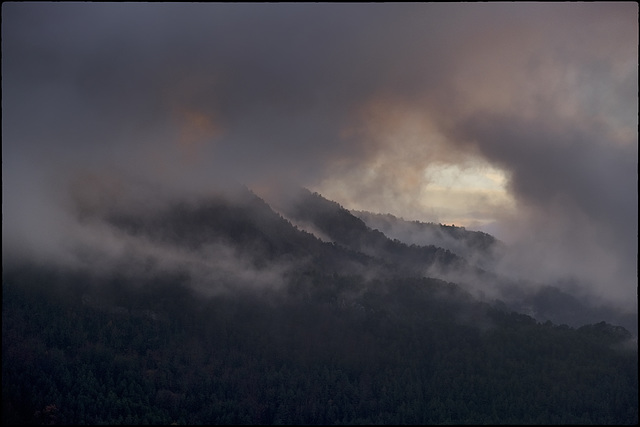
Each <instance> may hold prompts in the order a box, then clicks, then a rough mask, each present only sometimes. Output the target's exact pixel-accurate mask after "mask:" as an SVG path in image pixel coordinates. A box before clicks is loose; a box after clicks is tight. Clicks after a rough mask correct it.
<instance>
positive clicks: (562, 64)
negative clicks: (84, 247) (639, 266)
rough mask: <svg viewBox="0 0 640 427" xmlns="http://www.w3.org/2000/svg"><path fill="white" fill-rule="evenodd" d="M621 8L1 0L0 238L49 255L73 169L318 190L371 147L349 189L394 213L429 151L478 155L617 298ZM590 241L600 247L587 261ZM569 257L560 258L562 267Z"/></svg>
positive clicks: (632, 46) (627, 193) (623, 109)
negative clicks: (414, 128) (365, 175)
mask: <svg viewBox="0 0 640 427" xmlns="http://www.w3.org/2000/svg"><path fill="white" fill-rule="evenodd" d="M637 11H638V8H637V5H636V4H634V3H613V2H606V3H557V4H552V3H549V4H544V3H540V4H538V3H401V4H395V3H393V4H392V3H370V4H338V3H333V4H332V3H326V4H323V3H306V4H293V3H291V4H280V3H275V4H267V3H259V4H242V3H237V4H233V3H125V2H123V3H80V2H78V3H40V2H37V3H36V2H34V3H26V2H15V3H6V2H5V3H3V5H2V89H3V101H2V102H3V105H2V107H3V112H2V115H3V148H2V150H3V152H2V154H3V232H4V235H5V237H3V245H6V244H7V242H9V241H14V242H15V241H20V242H23V243H24V242H29V241H31V242H34V244H35V245H36V246H40V247H44V246H48V247H50V248H51V250H55V248H56V244H57V243H55V242H56V241H57V240H56V239H64V236H68V235H70V234H73V232H72V231H70V230H74V225H73V223H74V219H73V218H71V217H70V216H69V215H68V214H67V213H66V210H65V207H66V206H67V204H69V203H70V202H69V200H68V198H69V196H68V195H67V193H68V186H69V182H70V181H71V182H73V181H74V180H75V181H77V180H78V179H80V180H82V179H83V177H85V176H87V173H89V174H97V175H99V176H101V177H102V179H103V180H107V181H114V182H118V181H126V180H128V179H129V177H132V179H142V180H144V181H148V182H152V183H155V184H157V188H159V190H157V191H158V192H163V191H166V188H170V189H172V190H173V191H181V192H185V191H208V189H209V188H210V187H212V186H214V185H215V183H216V182H219V181H224V180H238V181H242V182H246V183H248V184H249V185H254V186H261V187H265V188H269V187H270V186H271V187H273V186H276V184H278V185H283V184H284V183H287V184H289V183H291V184H296V185H297V184H300V185H306V186H313V185H316V184H318V183H319V182H321V181H322V180H324V179H326V178H327V177H328V175H329V174H334V175H333V178H335V179H337V180H340V178H341V176H342V175H336V174H340V173H344V171H345V170H346V171H352V170H363V171H365V172H366V171H367V170H368V169H370V168H371V165H372V164H374V163H375V165H376V167H377V170H378V171H379V172H380V174H379V176H381V177H389V180H388V181H386V180H382V181H380V180H377V181H375V182H376V186H374V187H372V186H366V185H364V183H363V182H358V181H357V180H356V181H350V182H348V183H345V186H347V187H348V188H351V189H352V191H353V193H354V194H355V193H358V195H359V196H360V197H366V196H368V195H374V194H385V195H388V197H387V196H385V197H386V198H385V200H387V199H388V202H389V203H390V204H397V207H400V209H401V207H402V206H403V203H405V201H406V200H411V199H415V196H414V195H413V194H409V193H407V191H417V190H416V189H419V187H420V185H419V184H420V182H419V179H420V177H421V176H422V175H423V170H424V168H425V166H426V165H428V164H429V163H430V162H434V161H441V162H442V161H444V162H450V163H455V162H456V161H463V160H464V161H467V160H468V157H469V156H481V157H482V158H483V159H484V160H486V161H489V162H490V163H492V164H494V165H496V166H499V167H500V168H502V169H503V170H504V171H505V172H506V173H507V174H508V176H510V177H511V181H510V184H509V190H510V191H511V193H512V195H513V197H514V198H515V199H516V200H518V201H519V203H520V205H519V211H518V212H517V213H518V217H519V218H520V220H518V221H515V220H514V219H513V218H512V219H511V222H506V223H505V224H512V226H513V227H514V228H518V229H519V230H520V231H519V236H520V237H521V241H523V242H526V241H529V240H531V239H530V238H529V237H528V236H530V235H531V234H528V233H527V232H525V230H528V231H530V232H532V233H534V234H535V231H534V230H535V228H536V227H538V226H539V224H547V226H548V228H549V230H554V231H550V234H551V235H553V234H554V233H555V231H556V230H561V229H563V227H564V230H565V231H564V234H562V239H563V240H562V242H560V243H558V242H557V241H554V240H553V238H552V236H550V237H549V239H550V241H551V242H553V243H555V244H556V247H559V248H560V249H558V250H561V251H562V253H567V252H571V250H572V249H575V248H576V246H577V247H578V249H580V248H583V247H589V248H591V249H590V250H589V251H588V253H583V254H582V256H583V258H585V260H584V262H583V264H588V265H598V266H599V267H601V270H602V271H618V270H624V271H625V272H626V273H625V275H624V276H625V280H624V282H625V284H624V285H616V288H615V289H614V290H613V291H612V292H615V293H617V294H618V295H619V296H624V295H628V293H629V291H630V289H633V290H634V291H635V285H636V277H635V272H634V274H629V272H631V271H632V270H633V271H635V263H634V262H633V259H635V258H634V257H635V255H636V254H637V251H635V250H634V248H635V247H636V246H637V224H636V223H637V221H636V217H637V133H636V131H637V38H638V25H637ZM372 109H375V111H376V114H373V115H372V114H369V113H370V112H371V111H372ZM398 111H400V112H407V114H410V115H411V116H412V117H414V118H417V120H418V121H422V122H424V123H428V125H427V126H426V127H427V128H429V129H431V130H433V131H434V132H436V133H438V134H439V135H441V136H442V137H443V140H442V141H441V142H439V143H438V144H435V143H433V142H430V140H429V138H427V137H425V138H424V143H422V142H420V143H416V142H415V141H413V142H411V143H407V142H405V141H403V140H402V139H401V138H399V139H398V140H394V139H393V138H386V139H384V140H383V139H381V138H380V134H381V133H385V132H386V131H388V132H386V133H385V135H387V134H388V135H392V136H393V135H394V134H395V133H398V132H397V131H398V129H399V128H401V127H402V126H403V123H404V122H403V121H402V120H396V119H395V118H394V117H395V116H394V114H395V115H397V112H398ZM401 116H402V114H401ZM399 133H400V134H401V132H399ZM436 145H437V147H436ZM389 150H391V151H392V152H395V154H388V153H389ZM403 151H404V152H405V153H407V154H406V155H402V156H401V155H398V153H399V152H403ZM460 153H467V154H464V155H462V154H460ZM468 153H471V154H468ZM465 156H466V157H465ZM461 159H462V160H461ZM376 162H377V163H376ZM344 176H351V175H348V174H346V173H344ZM407 182H411V183H414V184H413V185H407V184H406V183H407ZM160 189H161V190H160ZM327 196H328V197H329V198H331V194H327ZM341 202H344V201H341ZM496 215H497V218H499V217H500V215H499V213H497V214H496ZM503 228H504V227H503ZM566 230H572V231H571V232H569V231H566ZM585 230H587V231H588V232H585ZM587 235H588V236H589V237H588V238H587V237H584V236H587ZM8 236H10V237H8ZM580 236H582V237H580ZM572 239H573V240H572ZM580 239H584V240H583V241H581V240H580ZM572 241H573V242H574V244H571V243H569V242H572ZM585 242H586V243H587V244H584V243H585ZM541 247H542V243H541ZM550 247H554V246H553V245H551V246H550ZM600 253H606V254H608V255H609V256H610V257H611V259H612V260H608V261H607V260H600V261H599V262H598V263H595V262H591V261H592V259H591V258H593V257H594V256H595V255H594V254H600ZM556 258H559V257H556ZM580 259H581V258H580V257H577V259H572V260H567V262H566V265H567V266H569V265H571V268H570V270H576V269H578V270H579V269H580ZM618 264H620V265H623V266H624V267H620V266H619V265H618ZM614 265H615V266H614ZM541 269H543V268H539V269H538V270H541Z"/></svg>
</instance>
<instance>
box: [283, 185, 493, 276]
mask: <svg viewBox="0 0 640 427" xmlns="http://www.w3.org/2000/svg"><path fill="white" fill-rule="evenodd" d="M280 209H282V211H283V213H284V215H285V216H286V217H287V218H289V219H290V220H291V221H293V222H297V223H302V224H312V228H313V229H317V230H319V231H320V232H321V233H322V234H323V235H324V236H326V237H328V238H329V239H331V240H332V241H334V242H336V243H338V244H340V245H341V246H344V247H347V248H349V249H352V250H354V251H358V252H361V253H364V254H367V255H369V256H372V257H375V258H378V259H381V260H384V261H386V262H388V263H391V264H393V265H394V266H396V269H397V272H398V273H399V274H407V275H418V276H424V275H429V274H430V272H431V273H433V272H434V271H438V272H439V273H447V272H451V271H464V272H466V271H468V270H472V267H471V266H469V265H468V263H467V262H466V260H465V259H464V258H462V257H459V256H457V255H456V254H454V253H452V252H451V251H449V250H447V249H444V248H441V247H437V246H434V245H428V246H416V245H407V244H405V243H403V242H401V241H399V240H397V239H393V240H392V239H390V238H389V237H387V236H386V235H385V234H383V233H382V232H380V231H379V230H374V229H372V228H370V227H368V226H367V225H366V224H365V222H364V221H362V220H361V219H360V218H358V217H356V216H355V215H353V214H352V213H351V212H349V211H348V210H347V209H345V208H344V207H342V206H340V205H339V204H338V203H336V202H333V201H330V200H328V199H326V198H324V197H322V196H321V195H320V194H318V193H312V192H311V191H309V190H306V189H301V190H300V192H299V193H298V194H297V195H296V196H295V197H293V198H292V199H291V200H290V202H289V203H287V204H286V205H283V206H282V207H280ZM473 270H474V273H480V271H476V270H475V269H473Z"/></svg>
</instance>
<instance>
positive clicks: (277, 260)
mask: <svg viewBox="0 0 640 427" xmlns="http://www.w3.org/2000/svg"><path fill="white" fill-rule="evenodd" d="M308 196H310V197H312V202H313V200H315V202H313V203H312V202H310V204H308V205H306V207H305V205H304V204H303V205H298V209H299V210H298V211H297V213H296V215H292V218H293V217H295V218H296V219H297V220H301V219H305V220H309V221H311V220H312V221H313V222H314V226H315V227H317V228H321V229H322V231H323V233H325V235H327V236H335V238H334V241H333V242H330V241H322V240H320V239H318V238H317V237H316V236H314V235H312V234H310V233H307V232H304V231H302V230H300V229H299V228H297V227H295V226H294V225H293V224H292V223H291V222H290V221H289V220H288V219H286V218H285V217H283V216H280V215H279V214H277V213H275V212H274V211H273V210H272V209H271V208H270V206H269V205H268V204H267V203H265V202H264V201H263V200H262V199H260V198H258V197H257V196H255V195H253V194H250V193H247V194H245V195H244V196H243V197H240V198H236V199H233V200H229V199H219V198H218V199H215V198H214V199H211V200H206V201H199V202H189V203H187V202H176V203H172V204H170V205H169V206H168V207H166V208H165V209H160V210H158V209H155V208H154V209H148V210H146V211H145V210H142V211H132V210H118V209H114V210H108V211H101V212H97V213H95V212H94V213H92V214H91V215H88V216H86V217H85V219H84V220H85V221H87V222H88V223H92V222H95V223H96V224H102V225H101V226H107V227H110V228H109V229H110V230H112V231H111V233H113V235H114V236H118V238H119V239H122V241H124V242H126V244H123V247H124V248H125V250H123V251H122V252H121V253H120V252H119V253H117V256H116V255H114V254H113V253H107V252H100V251H95V252H91V251H89V250H86V249H85V251H84V255H85V259H86V260H87V262H86V263H85V264H81V265H74V266H60V265H55V264H53V263H46V262H33V261H24V262H13V263H11V264H10V265H9V264H7V265H5V266H4V267H5V268H4V269H3V287H2V288H3V310H2V344H3V347H2V419H3V423H4V424H171V423H177V424H208V425H213V424H379V423H383V424H451V423H455V424H482V423H487V424H522V423H528V424H531V423H547V424H567V423H572V424H637V423H638V353H637V338H636V337H635V336H634V335H633V334H631V333H630V332H629V331H627V330H626V329H625V328H623V327H621V326H618V325H614V324H610V323H607V322H603V321H601V320H600V319H594V321H593V322H591V323H589V324H585V325H582V326H579V327H574V326H567V325H566V324H558V323H554V322H551V321H540V320H538V319H535V318H533V317H530V316H528V315H526V314H522V313H518V312H517V311H514V310H513V309H512V308H510V307H508V306H507V305H506V304H504V303H503V302H501V301H499V300H494V301H486V300H485V301H482V300H479V299H477V298H476V297H475V296H474V295H473V294H472V293H470V292H469V291H468V290H466V289H465V288H464V287H462V286H460V285H458V284H456V283H453V282H450V281H447V280H442V279H439V278H436V277H430V276H428V275H421V274H418V273H417V271H418V270H417V267H416V266H417V265H419V264H420V263H423V264H424V265H425V266H428V265H429V264H430V263H435V262H440V263H444V264H446V265H449V266H451V268H454V267H455V266H458V267H460V268H470V269H471V268H473V267H470V266H469V265H468V263H466V261H465V260H464V259H463V258H461V257H459V256H457V255H455V254H453V253H452V252H450V251H447V250H445V249H441V248H437V247H435V246H426V247H419V246H416V245H413V246H412V245H406V244H404V243H402V242H400V241H394V240H392V239H388V238H387V237H386V236H385V235H384V234H383V233H381V232H380V231H377V232H376V231H374V230H372V229H370V228H369V227H367V226H366V225H365V224H364V223H363V222H362V221H361V220H359V219H358V218H356V217H354V216H352V215H351V214H349V213H348V212H347V211H344V212H346V213H343V210H342V208H341V207H340V206H338V205H337V204H336V205H331V204H330V203H329V204H327V202H326V201H325V200H324V199H321V198H320V196H319V195H312V194H308ZM326 206H333V208H336V209H335V210H333V208H332V209H325V208H324V207H326ZM292 212H293V211H292ZM292 212H289V213H290V214H291V213H292ZM336 212H337V215H338V216H336ZM340 215H343V216H342V217H341V218H340ZM323 221H324V222H323ZM422 256H424V257H423V258H421V257H422ZM107 257H111V258H109V259H108V260H107V259H106V258H107ZM549 295H550V296H549V298H551V299H553V298H554V294H552V293H551V294H549Z"/></svg>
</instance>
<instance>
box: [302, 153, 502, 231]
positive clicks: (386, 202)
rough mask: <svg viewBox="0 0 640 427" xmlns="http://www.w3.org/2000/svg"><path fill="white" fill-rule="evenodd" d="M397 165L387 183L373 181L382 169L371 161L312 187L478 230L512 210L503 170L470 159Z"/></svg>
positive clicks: (374, 208) (351, 204)
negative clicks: (392, 182)
mask: <svg viewBox="0 0 640 427" xmlns="http://www.w3.org/2000/svg"><path fill="white" fill-rule="evenodd" d="M402 169H403V168H402V166H398V167H397V169H396V173H397V175H398V179H397V180H396V181H395V182H396V185H395V186H393V187H389V186H386V187H383V186H377V185H378V184H377V183H379V179H378V178H380V175H381V174H386V173H388V171H387V170H386V169H384V168H381V167H380V165H378V164H374V165H371V166H370V167H368V168H365V169H362V170H357V169H355V170H350V171H348V172H345V174H344V175H341V176H334V177H331V178H329V179H326V180H324V181H323V182H322V183H321V184H320V185H319V186H317V187H315V188H314V191H318V192H320V193H321V194H324V195H326V196H327V197H330V198H333V199H334V200H336V201H338V202H339V203H341V204H342V205H343V206H344V207H346V208H347V209H355V210H363V211H371V212H377V213H391V214H394V215H396V216H399V217H403V218H404V219H407V220H418V221H423V222H437V223H442V224H455V225H457V226H463V227H467V228H469V229H476V230H483V231H484V230H485V229H486V228H487V227H488V226H490V225H491V224H493V223H495V222H497V221H498V220H499V219H500V218H501V217H502V216H503V215H505V214H508V213H510V212H513V211H514V210H515V201H514V199H513V198H512V196H511V195H510V194H509V192H508V190H507V188H506V186H507V184H508V176H507V174H506V173H505V172H504V171H502V170H500V169H497V168H495V167H493V166H491V165H489V164H487V163H484V162H482V161H480V160H477V161H473V162H472V163H471V164H469V163H464V164H448V163H433V164H429V165H427V166H426V167H424V168H422V170H421V171H417V170H411V169H408V170H402ZM346 182H349V184H348V185H347V184H345V183H346ZM358 183H359V184H360V185H358ZM372 183H373V184H372Z"/></svg>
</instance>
